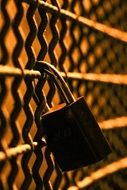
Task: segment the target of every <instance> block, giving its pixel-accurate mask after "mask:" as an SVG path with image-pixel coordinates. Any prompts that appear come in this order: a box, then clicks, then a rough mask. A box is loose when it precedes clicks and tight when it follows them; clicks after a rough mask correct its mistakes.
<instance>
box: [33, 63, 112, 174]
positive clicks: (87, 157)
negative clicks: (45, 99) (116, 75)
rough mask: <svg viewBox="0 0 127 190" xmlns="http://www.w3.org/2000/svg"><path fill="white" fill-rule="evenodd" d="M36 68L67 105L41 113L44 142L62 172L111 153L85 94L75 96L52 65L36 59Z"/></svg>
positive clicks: (87, 163) (93, 161)
mask: <svg viewBox="0 0 127 190" xmlns="http://www.w3.org/2000/svg"><path fill="white" fill-rule="evenodd" d="M35 69H36V70H39V71H40V72H41V73H42V75H43V74H44V73H46V74H47V75H49V76H50V77H51V78H52V79H53V81H54V84H55V85H56V86H57V88H58V91H59V92H60V93H61V94H62V97H63V99H64V101H65V103H66V104H60V105H57V106H54V107H53V108H51V109H50V110H49V111H48V112H46V113H45V114H43V115H42V116H41V123H42V126H43V129H44V132H45V134H46V142H47V145H48V147H49V149H50V150H51V152H52V154H53V155H54V158H55V160H56V162H57V164H58V165H59V167H60V168H61V170H62V171H63V172H65V171H70V170H75V169H78V168H81V167H85V166H88V165H90V164H94V163H96V162H98V161H100V160H102V159H104V158H105V157H106V156H107V155H108V154H110V153H111V148H110V145H109V143H108V142H107V140H106V139H105V137H104V135H103V133H102V131H101V129H100V127H99V125H98V123H97V122H96V120H95V118H94V116H93V114H92V113H91V111H90V109H89V107H88V105H87V103H86V101H85V99H84V97H80V98H78V99H77V100H75V99H74V97H73V95H72V93H71V91H70V89H69V88H68V86H67V84H66V82H65V81H64V79H63V77H62V76H61V74H60V73H59V72H58V71H57V69H56V68H55V67H54V66H52V65H51V64H49V63H47V62H44V61H37V62H36V64H35Z"/></svg>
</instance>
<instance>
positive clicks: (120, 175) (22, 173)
mask: <svg viewBox="0 0 127 190" xmlns="http://www.w3.org/2000/svg"><path fill="white" fill-rule="evenodd" d="M0 10H1V11H0V28H1V31H0V45H1V46H0V61H1V63H0V64H1V65H0V66H1V67H0V189H5V190H6V189H22V190H24V189H29V190H30V189H37V190H38V189H46V190H48V189H68V188H70V189H71V188H72V187H73V189H74V188H75V189H76V188H77V189H89V190H90V189H97V190H98V189H103V190H104V189H106V190H107V189H113V190H114V189H119V190H121V189H122V190H126V187H127V182H126V178H127V171H126V168H127V159H126V158H127V150H126V145H127V142H126V138H127V128H126V127H127V101H126V99H127V97H126V94H127V65H126V62H127V56H126V55H127V33H126V31H127V25H126V17H127V2H126V1H120V0H114V1H112V0H104V1H100V0H82V1H77V0H67V1H62V0H59V1H58V0H51V1H35V0H24V1H23V0H22V1H21V0H20V1H18V0H1V1H0ZM36 60H45V61H47V62H49V63H51V64H53V65H54V66H56V67H57V68H58V69H59V70H60V71H61V74H62V75H63V76H64V77H65V79H66V81H67V83H68V85H69V86H70V89H71V91H72V92H73V94H74V96H75V97H79V96H81V95H83V96H84V97H85V99H86V101H87V103H88V104H89V106H90V108H91V110H92V112H93V114H94V116H95V117H96V119H97V121H98V122H99V123H100V126H101V127H102V129H103V131H104V134H105V136H106V138H107V139H108V140H109V142H110V144H111V146H112V149H113V153H112V154H111V155H110V156H109V157H108V158H106V159H105V160H104V161H102V162H100V163H97V164H95V165H93V166H90V167H86V168H81V169H79V170H76V171H73V172H68V173H64V174H62V173H61V172H60V170H59V168H58V166H57V165H56V163H55V162H54V158H53V157H52V154H51V153H50V151H49V149H48V148H47V147H46V146H45V141H44V140H43V138H42V137H43V136H44V134H43V129H42V126H41V124H40V115H41V113H42V111H46V107H45V101H44V97H46V100H47V104H48V106H49V107H52V106H53V105H54V104H58V103H60V102H61V101H62V100H61V98H60V97H61V96H60V94H58V92H57V89H56V88H55V87H54V85H53V84H52V81H51V80H50V79H49V78H47V79H44V78H40V73H39V72H37V71H33V70H32V69H33V67H34V64H35V61H36ZM100 143H101V142H100Z"/></svg>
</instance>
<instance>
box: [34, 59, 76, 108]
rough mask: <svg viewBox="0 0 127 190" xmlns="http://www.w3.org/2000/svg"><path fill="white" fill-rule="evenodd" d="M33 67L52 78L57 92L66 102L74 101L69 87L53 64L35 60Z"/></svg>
mask: <svg viewBox="0 0 127 190" xmlns="http://www.w3.org/2000/svg"><path fill="white" fill-rule="evenodd" d="M34 68H35V69H36V70H38V71H40V72H41V74H44V72H45V73H46V74H47V75H49V76H50V77H52V78H53V79H54V82H55V85H56V86H57V88H58V89H59V92H60V93H61V95H62V96H63V98H64V100H65V102H66V103H67V104H70V103H72V102H74V101H75V98H74V96H73V95H72V93H71V91H70V89H69V88H68V86H67V84H66V82H65V80H64V79H63V77H62V76H61V74H60V73H59V71H58V70H57V69H56V68H55V67H54V66H53V65H51V64H50V63H47V62H46V61H36V63H35V67H34Z"/></svg>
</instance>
